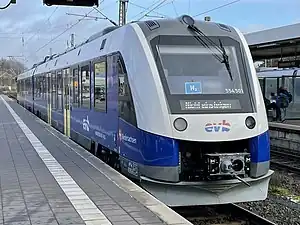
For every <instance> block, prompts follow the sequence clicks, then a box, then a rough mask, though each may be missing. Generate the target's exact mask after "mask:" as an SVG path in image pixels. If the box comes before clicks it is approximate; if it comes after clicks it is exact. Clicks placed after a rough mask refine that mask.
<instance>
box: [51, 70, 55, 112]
mask: <svg viewBox="0 0 300 225" xmlns="http://www.w3.org/2000/svg"><path fill="white" fill-rule="evenodd" d="M51 85H52V88H51V91H52V95H51V105H52V107H51V108H52V109H56V74H55V72H54V73H52V76H51Z"/></svg>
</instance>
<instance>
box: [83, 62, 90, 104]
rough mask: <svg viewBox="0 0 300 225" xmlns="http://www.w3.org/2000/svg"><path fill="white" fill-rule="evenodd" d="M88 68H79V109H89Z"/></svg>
mask: <svg viewBox="0 0 300 225" xmlns="http://www.w3.org/2000/svg"><path fill="white" fill-rule="evenodd" d="M90 98H91V94H90V68H89V66H84V67H81V107H82V108H88V109H89V108H90Z"/></svg>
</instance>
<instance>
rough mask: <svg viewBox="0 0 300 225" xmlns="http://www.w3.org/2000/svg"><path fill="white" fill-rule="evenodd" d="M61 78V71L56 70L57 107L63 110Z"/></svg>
mask: <svg viewBox="0 0 300 225" xmlns="http://www.w3.org/2000/svg"><path fill="white" fill-rule="evenodd" d="M62 92H63V79H62V73H61V71H59V72H57V104H56V105H57V109H58V110H63V93H62Z"/></svg>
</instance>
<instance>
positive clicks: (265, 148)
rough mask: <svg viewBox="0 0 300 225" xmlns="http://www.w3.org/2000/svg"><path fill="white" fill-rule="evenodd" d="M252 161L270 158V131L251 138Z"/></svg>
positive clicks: (263, 160)
mask: <svg viewBox="0 0 300 225" xmlns="http://www.w3.org/2000/svg"><path fill="white" fill-rule="evenodd" d="M249 145H250V152H251V161H252V162H253V163H259V162H265V161H269V160H270V137H269V131H266V132H265V133H262V134H260V135H258V136H256V137H253V138H250V140H249Z"/></svg>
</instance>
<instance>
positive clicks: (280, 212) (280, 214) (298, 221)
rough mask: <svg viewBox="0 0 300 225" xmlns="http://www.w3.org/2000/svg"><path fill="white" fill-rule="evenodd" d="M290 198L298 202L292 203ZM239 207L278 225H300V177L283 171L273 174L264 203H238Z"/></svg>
mask: <svg viewBox="0 0 300 225" xmlns="http://www.w3.org/2000/svg"><path fill="white" fill-rule="evenodd" d="M291 196H292V197H293V198H294V199H296V200H299V203H294V202H292V201H291V200H289V198H291ZM239 205H240V206H242V207H244V208H247V209H249V210H251V211H252V212H254V213H256V214H258V215H260V216H262V217H264V218H267V219H268V220H271V221H273V222H274V223H276V224H278V225H300V176H299V175H296V174H291V173H287V172H283V171H275V173H274V174H273V176H272V178H271V181H270V187H269V194H268V198H267V199H266V200H265V201H258V202H247V203H240V204H239Z"/></svg>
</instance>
